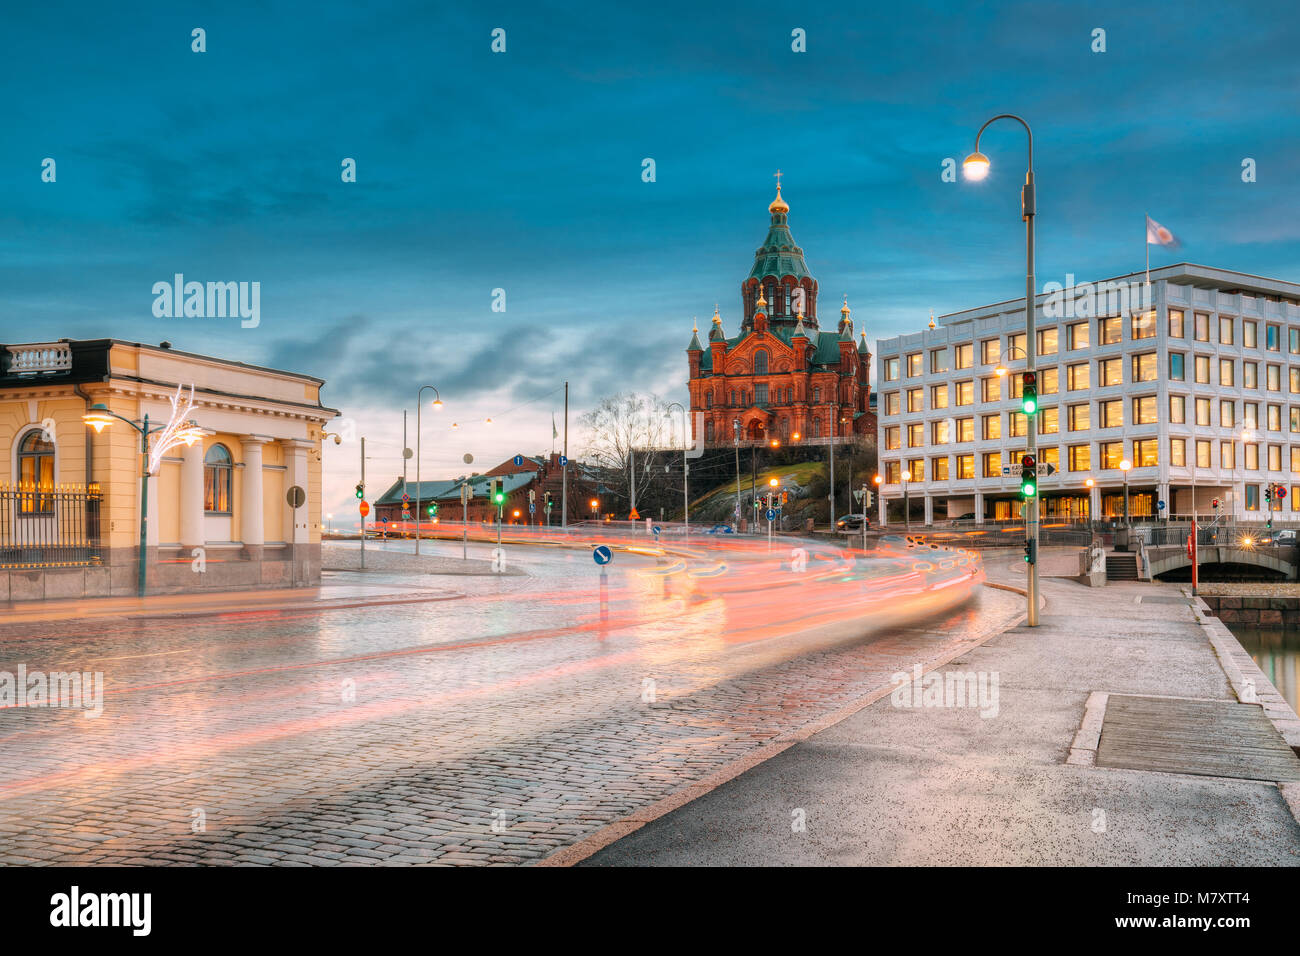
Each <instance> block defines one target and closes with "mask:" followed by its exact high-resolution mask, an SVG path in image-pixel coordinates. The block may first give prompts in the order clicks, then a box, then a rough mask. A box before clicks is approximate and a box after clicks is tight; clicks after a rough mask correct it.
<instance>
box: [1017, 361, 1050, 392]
mask: <svg viewBox="0 0 1300 956" xmlns="http://www.w3.org/2000/svg"><path fill="white" fill-rule="evenodd" d="M1024 384H1025V380H1024V379H1023V378H1022V379H1021V380H1020V390H1021V392H1022V393H1023V392H1024ZM1060 390H1061V370H1060V369H1059V368H1058V367H1057V366H1055V365H1051V366H1049V367H1047V368H1045V369H1041V370H1040V371H1039V373H1038V394H1039V395H1055V394H1056V393H1057V392H1059V391H1060ZM1018 397H1019V396H1017V398H1018Z"/></svg>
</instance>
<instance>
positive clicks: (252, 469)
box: [239, 435, 270, 560]
mask: <svg viewBox="0 0 1300 956" xmlns="http://www.w3.org/2000/svg"><path fill="white" fill-rule="evenodd" d="M239 440H240V442H241V443H242V444H243V448H244V471H243V475H242V477H241V478H240V479H239V482H240V484H239V489H240V500H239V540H240V541H241V542H243V545H244V552H245V557H247V558H249V559H251V560H260V559H261V556H262V546H263V545H265V544H266V529H265V527H264V526H263V520H262V513H263V511H262V509H263V492H262V487H263V486H262V446H263V445H264V444H266V443H267V442H268V441H270V439H268V438H263V437H261V436H260V435H242V436H240V439H239Z"/></svg>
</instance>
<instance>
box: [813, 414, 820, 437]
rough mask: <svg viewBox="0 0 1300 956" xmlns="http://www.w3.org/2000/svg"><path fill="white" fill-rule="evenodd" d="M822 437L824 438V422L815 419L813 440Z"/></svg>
mask: <svg viewBox="0 0 1300 956" xmlns="http://www.w3.org/2000/svg"><path fill="white" fill-rule="evenodd" d="M821 437H822V420H821V419H820V418H814V419H813V438H821Z"/></svg>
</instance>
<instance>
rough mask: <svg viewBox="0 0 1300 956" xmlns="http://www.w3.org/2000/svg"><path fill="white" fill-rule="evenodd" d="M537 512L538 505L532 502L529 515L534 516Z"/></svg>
mask: <svg viewBox="0 0 1300 956" xmlns="http://www.w3.org/2000/svg"><path fill="white" fill-rule="evenodd" d="M536 511H537V505H535V504H533V503H532V502H531V501H530V502H528V513H529V514H533V513H534V512H536Z"/></svg>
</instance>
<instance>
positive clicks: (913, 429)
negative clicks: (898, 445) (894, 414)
mask: <svg viewBox="0 0 1300 956" xmlns="http://www.w3.org/2000/svg"><path fill="white" fill-rule="evenodd" d="M907 447H908V448H924V447H925V425H923V424H922V423H920V422H913V423H912V424H910V425H908V426H907Z"/></svg>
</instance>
